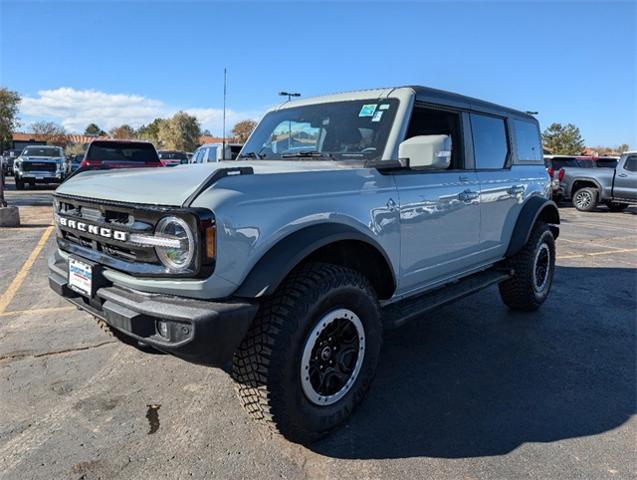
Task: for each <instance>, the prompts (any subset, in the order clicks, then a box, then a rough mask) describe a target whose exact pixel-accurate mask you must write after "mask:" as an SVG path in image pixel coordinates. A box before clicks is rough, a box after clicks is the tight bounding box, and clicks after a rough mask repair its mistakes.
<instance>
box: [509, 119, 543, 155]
mask: <svg viewBox="0 0 637 480" xmlns="http://www.w3.org/2000/svg"><path fill="white" fill-rule="evenodd" d="M513 130H514V132H515V151H516V153H517V158H518V160H520V161H524V162H529V161H532V162H541V161H542V144H541V143H540V131H539V130H538V128H537V125H536V124H535V123H532V122H525V121H524V120H513Z"/></svg>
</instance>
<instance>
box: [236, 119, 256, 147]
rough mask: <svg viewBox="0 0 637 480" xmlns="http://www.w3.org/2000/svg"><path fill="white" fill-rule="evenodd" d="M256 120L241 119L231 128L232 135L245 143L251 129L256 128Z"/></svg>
mask: <svg viewBox="0 0 637 480" xmlns="http://www.w3.org/2000/svg"><path fill="white" fill-rule="evenodd" d="M256 126H257V122H255V121H254V120H241V121H240V122H237V123H236V124H235V126H234V128H233V129H232V135H234V138H235V140H236V141H237V142H239V143H245V142H246V140H248V137H249V136H250V134H251V133H252V131H253V130H254V129H255V128H256Z"/></svg>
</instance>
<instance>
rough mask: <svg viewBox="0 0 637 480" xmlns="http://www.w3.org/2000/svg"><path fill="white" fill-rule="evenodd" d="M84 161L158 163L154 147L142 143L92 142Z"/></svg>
mask: <svg viewBox="0 0 637 480" xmlns="http://www.w3.org/2000/svg"><path fill="white" fill-rule="evenodd" d="M86 160H102V161H104V160H112V161H122V162H155V163H156V162H159V159H158V158H157V152H156V151H155V147H153V145H152V144H150V143H144V142H93V143H91V146H90V147H89V149H88V152H86Z"/></svg>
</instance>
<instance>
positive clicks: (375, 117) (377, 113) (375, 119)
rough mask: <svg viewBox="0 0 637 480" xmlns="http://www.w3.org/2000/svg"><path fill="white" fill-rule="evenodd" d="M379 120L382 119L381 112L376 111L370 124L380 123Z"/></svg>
mask: <svg viewBox="0 0 637 480" xmlns="http://www.w3.org/2000/svg"><path fill="white" fill-rule="evenodd" d="M381 118H383V112H382V111H381V110H378V111H377V112H376V113H375V114H374V116H373V117H372V122H380V119H381Z"/></svg>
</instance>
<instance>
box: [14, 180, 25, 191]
mask: <svg viewBox="0 0 637 480" xmlns="http://www.w3.org/2000/svg"><path fill="white" fill-rule="evenodd" d="M15 189H16V190H24V182H23V181H22V180H18V179H17V178H16V180H15Z"/></svg>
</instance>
